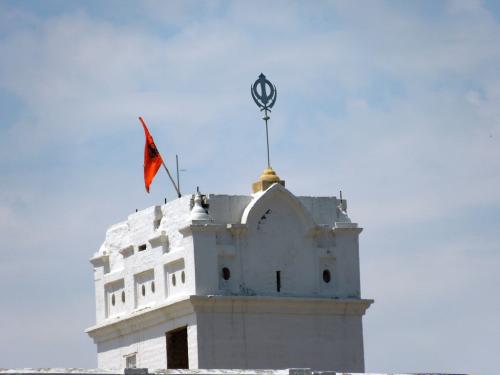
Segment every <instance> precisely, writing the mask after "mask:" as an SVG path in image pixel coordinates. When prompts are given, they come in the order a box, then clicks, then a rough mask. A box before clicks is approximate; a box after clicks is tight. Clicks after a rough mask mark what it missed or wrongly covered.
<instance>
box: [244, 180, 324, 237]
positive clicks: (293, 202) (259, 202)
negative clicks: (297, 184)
mask: <svg viewBox="0 0 500 375" xmlns="http://www.w3.org/2000/svg"><path fill="white" fill-rule="evenodd" d="M277 198H281V199H284V200H285V202H287V204H288V205H289V206H290V207H291V208H292V209H293V211H294V212H295V213H296V214H297V217H298V218H299V219H300V220H301V222H302V224H303V225H304V227H305V228H308V229H309V228H314V227H315V226H316V223H315V222H314V219H313V218H312V216H311V214H310V212H309V211H308V210H307V209H306V208H305V207H304V205H303V204H302V203H301V202H300V201H299V200H298V199H297V197H296V196H295V195H293V194H292V193H291V192H290V191H288V190H287V189H286V188H285V187H284V186H282V185H281V184H278V183H275V184H273V185H271V187H270V188H268V189H267V190H265V191H263V192H259V193H257V194H255V195H254V198H253V199H252V200H251V201H250V203H249V204H248V206H247V207H246V208H245V210H244V211H243V215H242V217H241V223H242V224H249V223H252V222H253V221H257V220H258V218H259V217H260V212H262V210H263V209H264V208H265V207H266V206H267V205H268V204H269V202H270V201H272V200H274V199H277Z"/></svg>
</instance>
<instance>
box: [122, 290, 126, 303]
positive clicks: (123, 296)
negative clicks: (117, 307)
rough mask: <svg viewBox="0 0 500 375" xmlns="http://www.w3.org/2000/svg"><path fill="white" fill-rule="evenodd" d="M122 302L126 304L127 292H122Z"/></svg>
mask: <svg viewBox="0 0 500 375" xmlns="http://www.w3.org/2000/svg"><path fill="white" fill-rule="evenodd" d="M122 302H123V303H125V292H124V291H122Z"/></svg>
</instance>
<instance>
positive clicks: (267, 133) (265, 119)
mask: <svg viewBox="0 0 500 375" xmlns="http://www.w3.org/2000/svg"><path fill="white" fill-rule="evenodd" d="M265 114H266V115H265V117H264V121H265V122H266V144H267V167H268V168H271V159H270V158H269V131H268V128H267V121H268V120H269V116H268V115H267V109H266V112H265Z"/></svg>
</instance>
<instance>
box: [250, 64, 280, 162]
mask: <svg viewBox="0 0 500 375" xmlns="http://www.w3.org/2000/svg"><path fill="white" fill-rule="evenodd" d="M259 88H260V90H259ZM250 92H251V94H252V98H253V100H254V102H255V104H257V106H258V107H259V108H260V110H261V111H264V117H263V118H262V119H263V120H264V121H265V123H266V145H267V167H268V168H271V158H270V156H269V126H268V121H269V119H270V117H269V114H268V112H271V108H272V107H273V106H274V103H275V102H276V97H277V96H278V90H276V86H274V85H273V84H272V83H271V82H269V80H267V79H266V76H265V75H264V74H262V73H261V74H260V75H259V78H258V79H257V81H255V82H254V84H253V85H252V86H251V87H250Z"/></svg>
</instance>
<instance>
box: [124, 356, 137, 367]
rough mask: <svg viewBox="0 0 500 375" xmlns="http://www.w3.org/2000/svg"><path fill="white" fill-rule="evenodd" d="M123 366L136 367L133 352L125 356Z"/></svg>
mask: <svg viewBox="0 0 500 375" xmlns="http://www.w3.org/2000/svg"><path fill="white" fill-rule="evenodd" d="M125 367H126V368H135V367H136V360H135V354H132V355H129V356H127V357H126V358H125Z"/></svg>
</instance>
